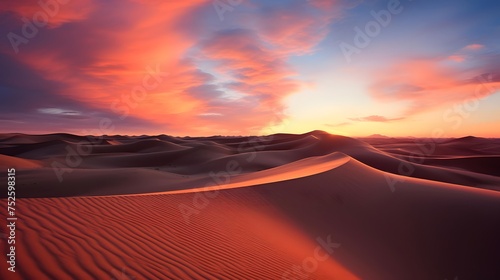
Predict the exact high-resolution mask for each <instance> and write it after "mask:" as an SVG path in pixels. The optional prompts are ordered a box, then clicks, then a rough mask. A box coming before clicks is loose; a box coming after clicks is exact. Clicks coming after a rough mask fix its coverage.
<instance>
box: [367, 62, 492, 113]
mask: <svg viewBox="0 0 500 280" xmlns="http://www.w3.org/2000/svg"><path fill="white" fill-rule="evenodd" d="M481 74H482V72H481V70H480V69H479V70H476V71H471V70H469V71H467V70H462V69H459V68H452V67H450V66H446V64H445V63H443V61H439V60H436V61H431V60H410V61H404V62H399V63H396V64H394V65H392V66H390V67H388V68H387V69H384V70H382V71H380V72H379V73H378V75H377V77H376V78H375V82H374V83H373V85H372V87H371V92H370V93H371V95H372V96H373V97H375V98H376V99H378V100H380V101H384V102H390V101H406V102H408V103H409V106H408V107H407V108H406V112H405V114H406V115H407V116H408V115H412V114H417V113H420V112H423V111H429V110H432V109H435V108H437V107H441V106H449V105H452V104H455V103H459V102H464V101H466V100H470V99H482V98H484V97H487V96H488V95H491V94H493V93H495V90H494V89H495V88H496V89H498V86H499V85H500V83H499V82H498V81H496V80H495V79H494V78H492V76H491V75H486V77H485V76H484V75H481Z"/></svg>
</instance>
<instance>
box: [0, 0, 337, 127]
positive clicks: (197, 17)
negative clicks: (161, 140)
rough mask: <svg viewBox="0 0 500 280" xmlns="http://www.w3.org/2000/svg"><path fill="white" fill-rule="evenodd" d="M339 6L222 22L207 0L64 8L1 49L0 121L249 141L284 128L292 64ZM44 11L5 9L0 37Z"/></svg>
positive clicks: (263, 10) (258, 11) (271, 11)
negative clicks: (102, 122) (102, 125)
mask: <svg viewBox="0 0 500 280" xmlns="http://www.w3.org/2000/svg"><path fill="white" fill-rule="evenodd" d="M284 5H286V7H285V6H284ZM118 6H119V7H120V8H119V9H117V8H116V7H118ZM342 7H343V6H342V2H341V1H330V2H328V1H311V2H307V1H293V2H291V3H279V4H276V3H270V2H265V1H262V2H255V3H247V4H245V5H240V6H238V9H240V10H241V11H242V12H243V13H242V14H243V15H244V16H241V17H235V19H234V21H232V22H229V19H228V22H224V24H221V23H220V22H219V20H218V17H217V14H216V13H215V12H214V10H213V6H212V3H211V2H210V1H205V0H192V1H136V0H134V1H133V0H131V1H118V0H111V1H104V2H97V1H91V0H85V1H80V2H73V1H69V2H68V3H67V4H64V5H61V6H60V7H59V10H58V11H57V13H55V15H54V16H53V17H51V18H50V20H49V23H48V26H47V28H44V29H43V30H42V28H41V29H40V32H39V33H38V34H37V36H36V37H34V38H31V39H30V40H29V42H28V43H27V44H22V45H20V46H19V53H18V54H15V53H14V51H13V49H12V46H11V45H10V43H9V41H8V40H2V41H1V42H0V62H1V63H2V65H5V66H6V67H2V70H0V71H2V72H6V73H5V74H6V75H5V76H4V79H2V77H0V80H1V81H2V83H1V85H2V87H0V95H1V96H2V101H3V103H2V104H1V105H0V107H1V108H5V111H2V114H0V119H3V120H6V121H7V120H8V121H11V120H12V117H13V116H16V118H19V119H20V120H22V121H25V125H24V126H23V129H27V127H29V125H30V123H31V126H32V128H33V129H38V127H39V124H40V122H42V121H44V120H45V121H47V120H48V121H49V123H52V124H53V125H48V126H47V129H58V130H62V129H63V128H64V127H65V129H66V130H72V131H74V130H75V129H81V128H83V127H85V126H87V128H94V127H96V126H98V124H99V118H101V117H109V118H112V119H113V120H114V121H115V123H116V124H117V125H120V126H121V128H120V129H121V130H126V129H130V130H131V131H141V132H143V131H144V130H145V129H151V128H153V130H152V131H150V132H149V133H156V132H158V133H163V132H166V133H172V134H182V135H188V134H189V135H206V134H211V133H213V131H218V133H231V134H234V133H238V134H253V133H256V132H259V131H260V130H262V129H263V128H265V127H266V126H269V125H275V124H278V123H279V122H281V121H282V120H283V119H284V118H285V114H284V110H285V105H284V99H285V98H286V97H288V96H290V95H291V94H294V93H295V92H297V91H298V90H299V89H300V88H301V87H302V86H303V84H304V83H303V82H302V81H300V80H299V79H298V78H297V74H298V73H297V72H296V70H295V69H293V68H292V67H291V65H290V64H289V60H290V58H292V57H293V56H298V55H303V54H309V53H312V52H314V51H315V47H316V46H317V45H318V44H319V42H321V41H322V40H323V39H324V38H325V37H326V35H327V34H328V29H329V28H328V24H329V23H330V22H331V21H332V20H333V19H334V18H335V17H337V16H338V14H339V10H341V9H342ZM40 9H42V10H43V8H42V7H41V6H39V5H38V4H37V2H36V1H35V2H34V1H15V3H14V2H12V3H10V4H7V5H5V6H3V8H0V14H1V15H2V16H5V23H6V24H2V26H0V33H2V34H7V33H9V32H20V30H21V28H22V24H23V22H22V21H21V18H23V17H27V18H32V17H33V15H34V14H35V13H37V12H38V11H39V10H40ZM54 9H55V8H54ZM245 11H246V12H245ZM250 15H251V16H250ZM228 18H229V17H228ZM7 69H8V70H7ZM154 72H159V73H160V74H158V73H156V74H154ZM152 73H153V74H152ZM151 75H155V76H154V77H156V78H154V77H153V78H152V77H151ZM145 81H147V82H148V83H149V84H150V85H153V84H154V86H152V87H148V89H146V88H145V86H144V85H145ZM155 81H156V82H157V83H155ZM19 96H23V98H22V99H21V98H18V97H19ZM138 96H141V98H138ZM26 99H29V101H21V100H26ZM65 112H66V113H65ZM67 112H79V115H78V117H79V118H80V119H79V120H78V122H76V120H75V123H73V122H72V121H73V119H75V118H76V116H77V115H71V114H68V113H67ZM125 113H126V114H125ZM124 114H125V115H126V116H125V117H124ZM215 114H220V115H215ZM70 117H71V118H73V119H72V120H71V121H67V122H64V120H63V119H64V118H70ZM9 123H10V122H9ZM186 124H189V126H188V125H186ZM4 129H6V128H4ZM27 130H29V129H27ZM165 130H168V131H165Z"/></svg>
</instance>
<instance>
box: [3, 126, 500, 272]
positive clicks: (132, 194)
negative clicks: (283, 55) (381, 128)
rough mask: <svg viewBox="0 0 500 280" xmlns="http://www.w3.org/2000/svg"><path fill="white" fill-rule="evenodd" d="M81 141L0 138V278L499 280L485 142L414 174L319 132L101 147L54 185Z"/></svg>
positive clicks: (394, 157) (116, 140)
mask: <svg viewBox="0 0 500 280" xmlns="http://www.w3.org/2000/svg"><path fill="white" fill-rule="evenodd" d="M84 140H85V138H84V137H79V136H73V135H63V134H61V135H56V134H53V135H44V136H31V135H19V134H10V135H3V136H2V137H0V153H1V154H2V155H0V163H1V164H0V165H1V166H2V167H3V168H5V167H16V168H17V169H18V170H17V182H18V186H17V190H16V191H17V192H18V197H24V198H21V199H18V200H17V209H18V210H17V215H18V218H19V223H18V228H17V236H16V238H17V243H16V244H17V261H18V265H17V269H18V272H17V273H16V274H12V273H10V272H8V271H7V270H6V262H5V254H3V255H2V256H3V257H2V258H3V259H4V260H3V261H2V265H1V266H0V275H1V278H2V279H112V278H114V279H446V278H447V279H453V278H454V277H455V276H458V278H459V279H460V280H463V279H498V278H499V277H500V268H499V267H498V262H499V261H500V250H498V248H500V239H499V238H498V236H500V214H499V213H500V193H499V192H497V191H494V190H495V189H498V187H499V186H500V179H499V178H498V177H497V175H498V174H497V173H496V172H495V169H494V168H489V169H488V168H484V170H483V169H481V168H480V166H481V163H484V162H486V163H488V165H485V166H489V164H494V163H495V161H494V160H495V158H497V156H499V154H496V153H495V152H496V149H497V146H496V145H497V144H498V141H496V142H495V140H491V141H486V140H488V139H486V140H481V141H483V142H482V144H477V142H478V141H472V140H476V139H472V140H471V139H469V138H466V139H458V140H457V141H454V142H447V143H445V144H444V145H447V146H445V147H444V148H443V149H441V151H442V150H445V149H448V148H449V146H450V145H451V146H453V149H459V148H460V147H461V148H462V149H466V152H467V153H468V152H469V151H470V150H479V149H481V147H487V148H485V149H483V150H481V151H482V153H477V156H474V157H470V155H466V152H464V154H460V153H456V152H455V154H448V155H446V154H439V156H435V157H434V156H432V155H426V160H427V161H426V162H423V163H415V162H414V161H409V160H406V159H405V157H404V156H402V155H403V153H391V152H390V150H391V149H395V145H396V146H397V145H399V146H398V148H397V149H399V150H398V151H402V150H405V149H406V150H408V151H411V150H412V149H413V148H414V146H412V145H413V144H412V143H410V142H408V143H399V144H398V143H397V141H396V140H394V139H384V141H391V142H390V143H389V142H386V143H385V144H384V143H377V144H374V146H375V147H374V146H371V145H369V144H367V143H366V142H364V141H360V140H355V139H351V138H347V137H341V136H333V135H328V134H325V133H323V132H320V131H315V132H311V133H307V134H303V135H288V134H277V135H274V136H272V137H267V138H248V137H237V138H236V137H234V138H233V137H210V138H175V137H170V136H165V135H161V136H156V137H124V136H119V137H118V136H109V137H107V139H105V140H103V141H102V143H100V144H99V145H96V146H92V153H90V154H88V155H85V156H83V157H82V161H81V163H80V164H79V165H78V166H77V167H75V168H73V169H72V172H70V173H65V174H64V180H63V181H62V182H59V181H58V180H57V177H56V175H55V173H54V171H53V170H52V169H51V168H50V166H51V164H52V163H53V162H54V161H60V162H64V160H65V156H66V154H65V153H66V151H67V150H66V149H67V147H68V146H69V147H72V148H74V149H75V150H76V149H77V148H78V143H79V142H80V141H84ZM368 142H369V141H368ZM470 142H473V143H470ZM450 143H451V144H450ZM464 143H470V145H469V146H470V147H471V148H467V147H469V146H467V145H466V144H464ZM44 151H47V153H44ZM485 151H488V152H485ZM491 151H493V152H491ZM431 158H432V159H431ZM491 158H493V159H491ZM449 159H451V160H449ZM483 159H485V160H483ZM431 160H432V161H431ZM456 161H458V163H457V162H456ZM478 162H479V163H478ZM401 164H405V166H411V167H414V170H415V171H414V172H413V173H412V174H409V175H408V174H406V175H408V176H402V175H400V174H398V173H400V172H398V171H399V170H398V167H399V166H400V165H401ZM467 164H470V166H468V165H467ZM478 166H479V167H478ZM2 176H4V174H2ZM430 179H433V180H430ZM4 181H5V180H4ZM452 183H453V184H452ZM2 195H3V196H5V194H2ZM5 203H6V202H5V199H3V200H2V204H4V205H5ZM0 213H1V216H2V220H5V217H4V216H5V215H6V213H5V207H2V210H1V212H0ZM318 240H320V241H318ZM321 240H322V241H321ZM0 244H1V245H0V247H1V248H2V251H3V252H6V243H5V242H1V243H0ZM321 244H323V246H322V245H321ZM325 244H329V246H328V245H325ZM0 259H1V258H0Z"/></svg>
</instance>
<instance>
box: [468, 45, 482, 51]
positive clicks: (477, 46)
mask: <svg viewBox="0 0 500 280" xmlns="http://www.w3.org/2000/svg"><path fill="white" fill-rule="evenodd" d="M482 48H484V45H481V44H470V45H467V46H465V47H464V50H469V51H475V50H480V49H482Z"/></svg>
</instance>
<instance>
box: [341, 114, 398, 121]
mask: <svg viewBox="0 0 500 280" xmlns="http://www.w3.org/2000/svg"><path fill="white" fill-rule="evenodd" d="M402 119H404V118H386V117H384V116H379V115H371V116H367V117H362V118H350V120H352V121H357V122H392V121H399V120H402Z"/></svg>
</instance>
